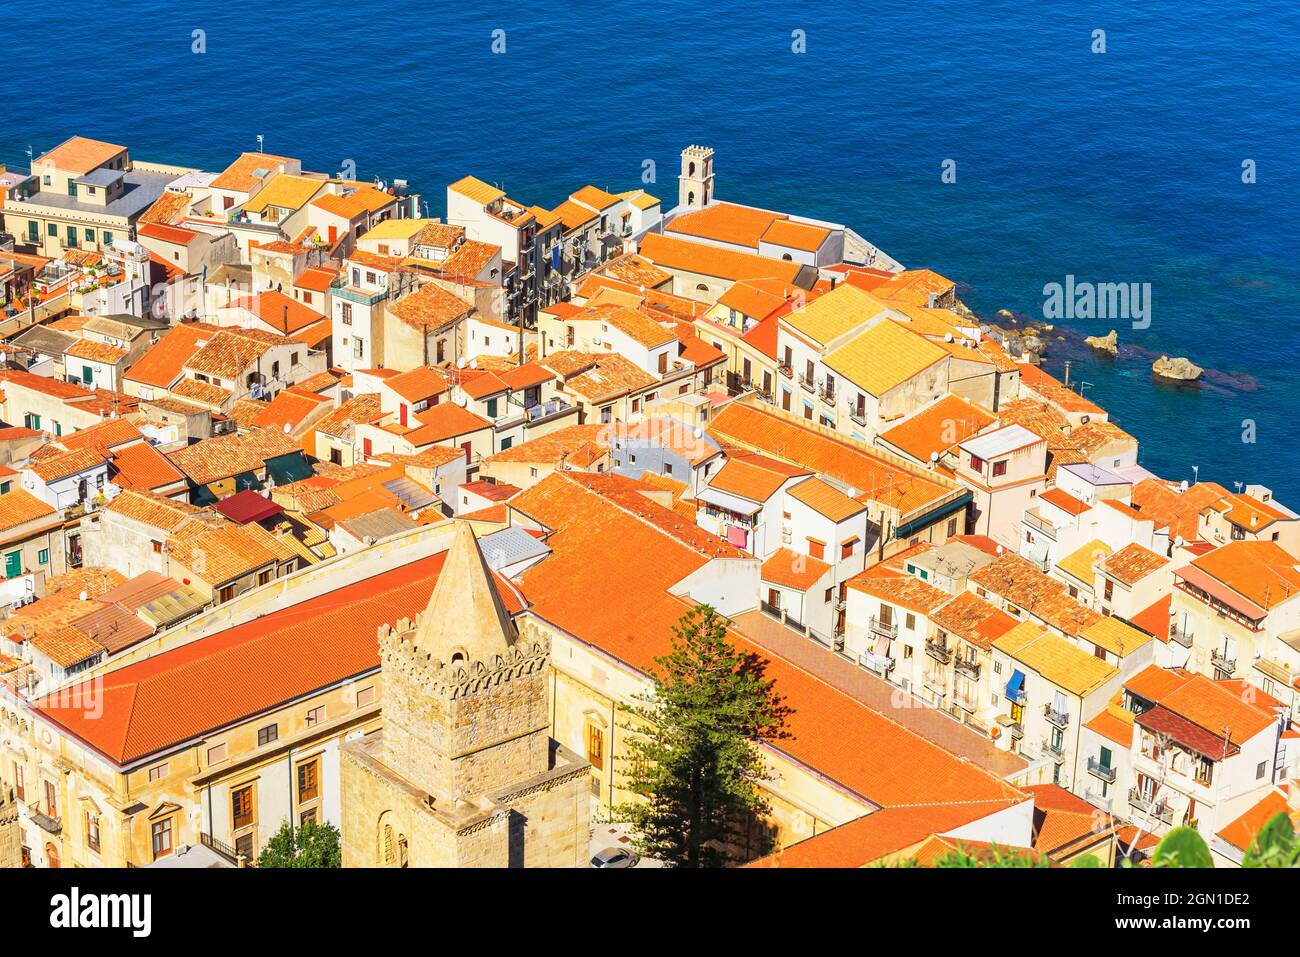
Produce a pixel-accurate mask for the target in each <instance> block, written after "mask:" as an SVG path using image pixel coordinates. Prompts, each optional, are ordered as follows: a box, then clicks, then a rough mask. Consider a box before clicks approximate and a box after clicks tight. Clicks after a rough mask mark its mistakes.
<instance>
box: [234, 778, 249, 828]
mask: <svg viewBox="0 0 1300 957" xmlns="http://www.w3.org/2000/svg"><path fill="white" fill-rule="evenodd" d="M230 817H231V822H232V824H233V826H234V828H235V830H236V831H238V830H239V829H240V828H245V827H252V826H253V786H252V785H251V784H246V785H244V786H243V787H242V788H239V789H237V790H235V791H233V792H232V793H231V795H230Z"/></svg>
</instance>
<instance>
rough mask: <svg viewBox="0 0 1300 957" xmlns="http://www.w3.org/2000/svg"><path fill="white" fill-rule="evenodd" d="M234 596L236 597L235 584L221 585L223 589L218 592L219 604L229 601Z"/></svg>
mask: <svg viewBox="0 0 1300 957" xmlns="http://www.w3.org/2000/svg"><path fill="white" fill-rule="evenodd" d="M234 597H235V586H234V585H223V586H221V589H220V590H219V591H218V592H217V604H219V605H220V604H223V603H225V602H228V601H230V600H231V599H232V598H234Z"/></svg>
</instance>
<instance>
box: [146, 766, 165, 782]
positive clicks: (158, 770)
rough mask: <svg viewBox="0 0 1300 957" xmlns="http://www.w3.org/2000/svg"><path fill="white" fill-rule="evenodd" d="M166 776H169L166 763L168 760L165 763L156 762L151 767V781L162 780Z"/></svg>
mask: <svg viewBox="0 0 1300 957" xmlns="http://www.w3.org/2000/svg"><path fill="white" fill-rule="evenodd" d="M166 776H167V764H166V762H164V763H162V764H156V765H154V766H153V767H151V768H150V769H149V780H150V781H161V780H162V779H163V778H165V777H166Z"/></svg>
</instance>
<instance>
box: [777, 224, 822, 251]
mask: <svg viewBox="0 0 1300 957" xmlns="http://www.w3.org/2000/svg"><path fill="white" fill-rule="evenodd" d="M830 234H831V231H830V230H829V229H827V228H826V227H824V226H814V225H813V224H812V223H796V222H795V221H794V220H792V219H778V220H775V221H774V222H773V223H772V225H771V226H768V227H767V230H766V231H765V232H764V233H763V236H762V241H763V242H765V243H772V244H773V245H774V246H785V247H787V248H789V249H801V250H803V251H805V252H810V253H812V252H816V251H817V250H818V249H820V248H821V246H822V243H824V242H826V238H827V237H828V236H830Z"/></svg>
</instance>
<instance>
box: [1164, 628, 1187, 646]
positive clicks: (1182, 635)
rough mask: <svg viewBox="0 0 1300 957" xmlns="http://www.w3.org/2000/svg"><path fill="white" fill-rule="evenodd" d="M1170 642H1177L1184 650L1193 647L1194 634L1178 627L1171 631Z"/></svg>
mask: <svg viewBox="0 0 1300 957" xmlns="http://www.w3.org/2000/svg"><path fill="white" fill-rule="evenodd" d="M1169 640H1170V641H1174V642H1177V643H1178V644H1180V645H1182V646H1183V647H1184V648H1190V647H1192V633H1191V632H1190V631H1187V630H1185V629H1183V628H1179V627H1178V626H1177V625H1175V626H1173V627H1172V628H1170V629H1169Z"/></svg>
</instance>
